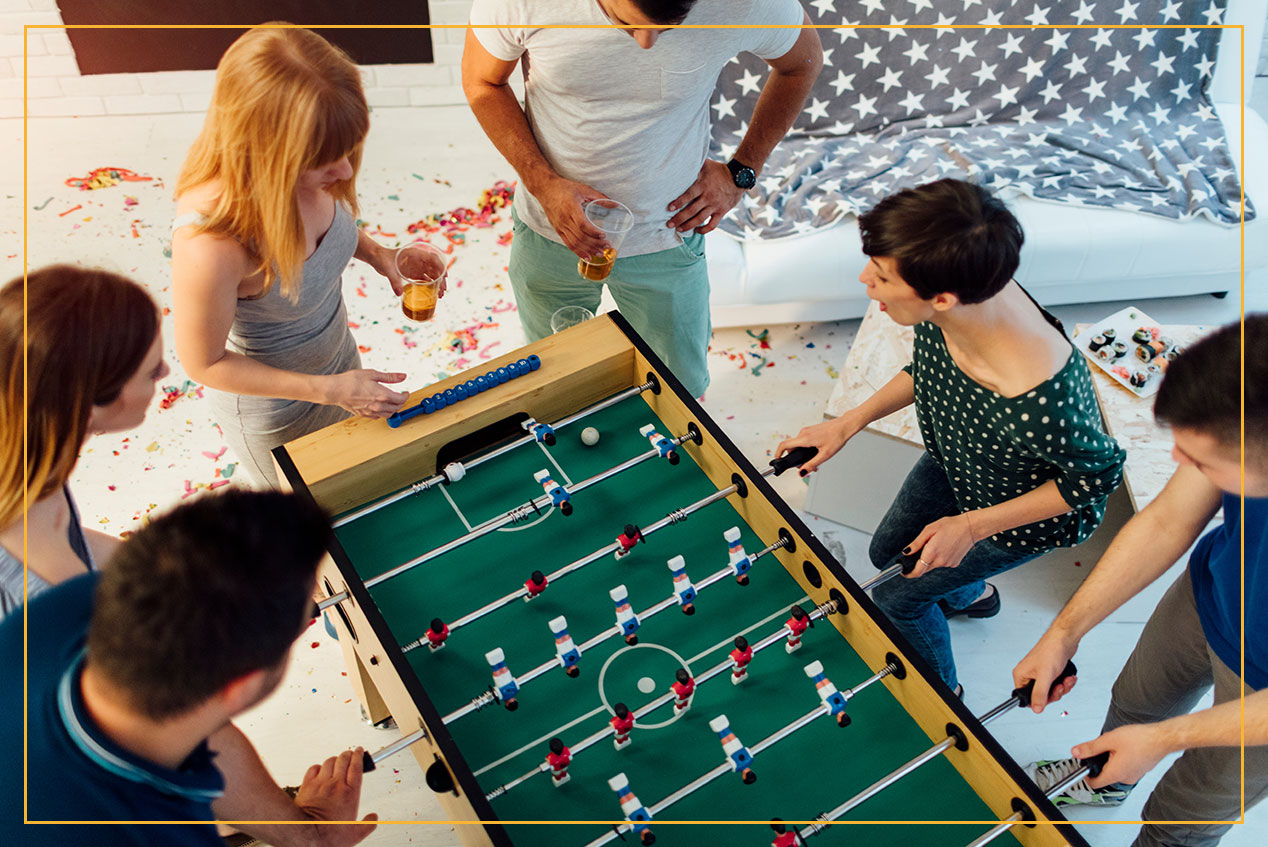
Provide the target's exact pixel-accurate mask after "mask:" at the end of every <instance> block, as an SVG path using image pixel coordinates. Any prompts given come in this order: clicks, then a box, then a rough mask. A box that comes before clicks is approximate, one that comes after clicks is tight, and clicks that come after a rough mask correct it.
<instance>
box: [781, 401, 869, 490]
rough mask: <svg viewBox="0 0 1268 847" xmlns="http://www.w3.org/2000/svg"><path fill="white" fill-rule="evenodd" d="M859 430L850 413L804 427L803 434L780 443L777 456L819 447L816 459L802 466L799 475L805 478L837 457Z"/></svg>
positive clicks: (800, 433)
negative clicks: (800, 448) (795, 449)
mask: <svg viewBox="0 0 1268 847" xmlns="http://www.w3.org/2000/svg"><path fill="white" fill-rule="evenodd" d="M859 429H860V427H858V426H856V425H855V424H854V423H853V422H852V421H851V420H850V416H849V413H846V414H844V415H842V416H841V417H839V418H835V419H833V420H830V421H824V422H823V423H821V424H815V425H813V426H807V427H802V429H801V432H799V433H797V434H796V435H794V436H793V437H792V438H785V439H784V440H783V441H781V442H779V446H777V447H776V448H775V456H776V457H779V456H782V455H784V454H785V453H787V452H788V451H789V450H791V449H793V448H794V447H818V448H819V452H818V453H817V454H816V455H815V457H814V458H813V459H811V460H810V461H808V462H806V463H805V464H804V465H802V466H801V470H800V471H799V473H800V474H801V475H802V476H805V475H806V474H808V473H811V472H812V471H814V470H816V469H817V468H818V467H819V466H820V465H822V464H823V463H824V462H826V461H828V459H831V458H832V457H833V456H835V455H836V454H837V452H838V451H840V449H841V448H842V447H844V446H845V442H847V441H849V440H850V439H851V438H853V437H854V436H855V435H857V434H858V431H859Z"/></svg>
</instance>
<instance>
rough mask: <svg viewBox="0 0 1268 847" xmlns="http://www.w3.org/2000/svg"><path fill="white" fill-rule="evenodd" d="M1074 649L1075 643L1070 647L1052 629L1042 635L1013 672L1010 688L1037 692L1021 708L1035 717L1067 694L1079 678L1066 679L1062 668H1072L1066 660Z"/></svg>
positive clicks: (1075, 648)
mask: <svg viewBox="0 0 1268 847" xmlns="http://www.w3.org/2000/svg"><path fill="white" fill-rule="evenodd" d="M1078 646H1079V645H1078V642H1077V641H1076V642H1074V643H1073V644H1071V643H1069V642H1068V641H1067V640H1066V639H1064V638H1062V637H1061V636H1060V635H1059V634H1058V633H1056V632H1055V631H1054V630H1052V629H1049V630H1048V631H1047V632H1045V633H1044V635H1043V637H1042V638H1040V639H1039V642H1038V643H1037V644H1036V645H1035V646H1034V647H1032V648H1031V649H1030V652H1029V653H1027V654H1026V655H1025V656H1024V657H1023V658H1022V660H1021V661H1020V662H1018V663H1017V666H1016V667H1015V668H1013V684H1014V685H1016V686H1017V687H1018V688H1021V687H1024V686H1026V685H1030V686H1032V687H1033V686H1036V685H1037V686H1038V691H1036V692H1035V694H1034V696H1033V697H1031V698H1030V701H1029V702H1028V703H1023V704H1022V705H1023V706H1029V707H1030V709H1031V711H1033V712H1034V713H1035V714H1039V713H1041V712H1042V711H1043V710H1044V707H1046V706H1047V705H1048V704H1049V703H1055V702H1056V701H1058V700H1060V699H1061V698H1062V697H1064V696H1065V695H1067V694H1069V693H1070V689H1072V688H1074V685H1075V683H1076V682H1078V681H1079V678H1078V676H1077V674H1068V675H1067V674H1066V673H1065V672H1064V671H1063V670H1062V668H1069V667H1073V662H1071V661H1070V659H1071V658H1072V657H1073V656H1074V653H1075V651H1076V650H1077V649H1078Z"/></svg>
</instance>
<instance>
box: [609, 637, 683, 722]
mask: <svg viewBox="0 0 1268 847" xmlns="http://www.w3.org/2000/svg"><path fill="white" fill-rule="evenodd" d="M649 648H650V649H652V650H660V651H661V652H664V653H668V654H669V655H671V656H673V657H674V660H675V661H676V662H678V664H680V665H682V667H683V669H684V670H686V671H687V673H689V674H690V673H691V666H690V665H688V664H687V660H686V659H684V658H683V657H682V656H679V655H678V654H677V653H675V652H674V651H673V650H670V649H669V648H668V647H665V646H663V645H660V644H648V643H647V642H641V643H639V644H635V645H633V646H630V647H622V648H621V649H620V650H617V651H616V652H615V653H613V654H612V655H611V656H608V658H607V661H606V662H604V663H603V667H602V668H600V669H599V683H598V685H599V700H601V701H602V702H603V706H604V708H606V709H607V710H608V711H609V712H611V711H612V704H611V703H609V702H608V698H607V695H606V694H604V693H603V678H604V677H605V676H607V673H608V666H609V665H611V664H612V660H613V659H615V658H616V657H617V656H619V655H621V654H622V653H625V652H628V651H630V650H644V649H649ZM691 675H692V676H693V677H694V676H695V674H691ZM645 679H650V677H644V678H643V679H640V680H639V685H638V688H639V690H640V691H642V688H643V680H645ZM652 685H653V688H654V687H655V683H654V682H653V683H652ZM665 705H667V706H669V708H670V709H671V710H672V709H673V708H674V707H673V705H672V704H670V703H666V704H665ZM662 708H664V707H662ZM686 713H687V711H686V709H684V710H683V711H681V712H678V713H676V714H674V715H673V716H672V717H670V718H669V720H665V721H661V722H660V723H639V722H638V721H635V722H634V726H635V727H637V728H638V729H663V728H664V727H667V726H669V725H670V724H671V723H674V722H675V721H677V720H678V719H679V718H681V717H682V716H683V715H685V714H686ZM613 714H615V712H614V713H613Z"/></svg>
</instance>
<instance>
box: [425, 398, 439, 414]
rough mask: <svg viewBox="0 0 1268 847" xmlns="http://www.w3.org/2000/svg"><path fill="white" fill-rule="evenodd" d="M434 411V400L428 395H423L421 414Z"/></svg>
mask: <svg viewBox="0 0 1268 847" xmlns="http://www.w3.org/2000/svg"><path fill="white" fill-rule="evenodd" d="M434 411H436V401H435V400H432V399H431V398H430V397H424V398H423V414H424V415H430V414H431V413H432V412H434Z"/></svg>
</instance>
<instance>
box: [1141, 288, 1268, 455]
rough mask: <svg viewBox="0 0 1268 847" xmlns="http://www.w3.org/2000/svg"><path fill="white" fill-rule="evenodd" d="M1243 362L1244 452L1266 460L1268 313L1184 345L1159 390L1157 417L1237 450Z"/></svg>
mask: <svg viewBox="0 0 1268 847" xmlns="http://www.w3.org/2000/svg"><path fill="white" fill-rule="evenodd" d="M1243 329H1244V330H1245V333H1246V348H1245V354H1244V355H1243V351H1242V330H1243ZM1239 362H1240V363H1241V365H1242V366H1243V367H1244V368H1245V372H1246V377H1245V383H1244V384H1245V386H1246V408H1245V424H1246V453H1247V455H1252V454H1253V455H1254V456H1255V457H1256V458H1258V459H1260V460H1263V459H1266V458H1268V313H1260V314H1252V315H1246V317H1245V320H1244V322H1243V323H1242V324H1229V325H1228V326H1226V327H1222V328H1221V329H1218V330H1216V331H1215V332H1213V333H1211V334H1210V335H1208V336H1206V337H1205V338H1203V339H1201V340H1200V341H1198V342H1197V343H1196V344H1194V345H1193V346H1192V347H1187V348H1185V350H1184V351H1183V352H1182V353H1181V354H1180V355H1179V356H1177V357H1176V359H1175V361H1174V362H1172V363H1171V364H1170V366H1168V368H1167V372H1166V375H1165V376H1164V377H1163V380H1162V385H1161V386H1159V388H1158V396H1157V397H1155V398H1154V417H1155V418H1157V419H1158V422H1159V423H1162V424H1167V425H1168V426H1172V427H1177V426H1178V427H1184V428H1185V429H1195V430H1198V431H1200V432H1203V433H1206V434H1207V435H1210V436H1212V437H1213V438H1215V439H1216V440H1217V441H1219V442H1220V444H1222V445H1224V446H1225V447H1231V448H1233V449H1237V446H1238V445H1239V444H1240V443H1241V433H1242V430H1241V425H1242V421H1243V412H1242V405H1241V401H1242V385H1243V382H1242V374H1241V369H1240V368H1239V367H1238V363H1239Z"/></svg>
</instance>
